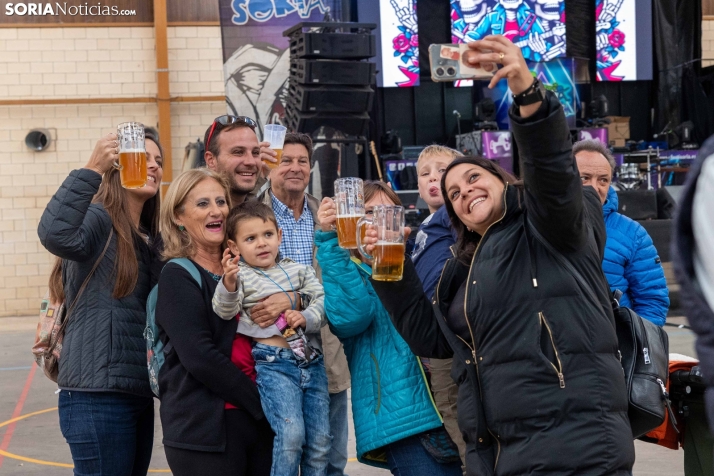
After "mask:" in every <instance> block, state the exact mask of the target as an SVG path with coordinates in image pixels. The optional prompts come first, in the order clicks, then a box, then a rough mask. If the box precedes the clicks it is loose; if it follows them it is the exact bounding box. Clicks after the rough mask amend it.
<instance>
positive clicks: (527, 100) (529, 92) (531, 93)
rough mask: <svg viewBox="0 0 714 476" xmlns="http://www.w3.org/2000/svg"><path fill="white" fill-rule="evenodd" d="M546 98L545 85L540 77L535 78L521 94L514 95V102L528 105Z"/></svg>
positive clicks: (517, 104)
mask: <svg viewBox="0 0 714 476" xmlns="http://www.w3.org/2000/svg"><path fill="white" fill-rule="evenodd" d="M544 99H545V87H544V86H543V83H541V82H540V81H538V78H533V84H531V85H530V87H529V88H528V89H526V90H525V91H523V92H522V93H520V94H514V95H513V102H514V103H516V106H528V105H530V104H535V103H537V102H540V101H542V100H544Z"/></svg>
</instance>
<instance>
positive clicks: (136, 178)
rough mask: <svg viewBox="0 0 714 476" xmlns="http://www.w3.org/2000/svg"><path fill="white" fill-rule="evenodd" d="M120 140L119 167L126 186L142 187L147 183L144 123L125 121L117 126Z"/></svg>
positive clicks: (123, 183)
mask: <svg viewBox="0 0 714 476" xmlns="http://www.w3.org/2000/svg"><path fill="white" fill-rule="evenodd" d="M117 140H118V141H119V163H118V164H115V165H114V167H115V168H117V169H119V177H120V179H121V185H122V187H124V188H141V187H143V186H144V185H146V149H145V146H144V125H143V124H141V123H139V122H124V123H122V124H119V126H117Z"/></svg>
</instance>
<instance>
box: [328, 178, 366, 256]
mask: <svg viewBox="0 0 714 476" xmlns="http://www.w3.org/2000/svg"><path fill="white" fill-rule="evenodd" d="M335 206H336V208H337V241H338V242H339V244H340V247H341V248H345V249H348V250H353V249H356V248H357V238H356V236H357V221H359V219H360V218H362V217H363V216H364V190H363V184H362V179H359V178H352V177H350V178H340V179H337V180H335Z"/></svg>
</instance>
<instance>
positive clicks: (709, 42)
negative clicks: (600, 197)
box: [702, 17, 714, 66]
mask: <svg viewBox="0 0 714 476" xmlns="http://www.w3.org/2000/svg"><path fill="white" fill-rule="evenodd" d="M712 65H714V17H706V18H705V19H704V20H703V21H702V66H712Z"/></svg>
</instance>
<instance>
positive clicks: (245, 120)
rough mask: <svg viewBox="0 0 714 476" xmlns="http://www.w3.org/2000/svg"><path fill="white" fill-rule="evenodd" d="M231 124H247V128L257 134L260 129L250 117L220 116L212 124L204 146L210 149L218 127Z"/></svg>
mask: <svg viewBox="0 0 714 476" xmlns="http://www.w3.org/2000/svg"><path fill="white" fill-rule="evenodd" d="M231 124H245V125H246V126H248V127H250V128H251V129H252V130H253V132H255V128H256V127H258V123H257V122H255V121H254V120H253V119H251V118H250V117H248V116H231V115H229V114H226V115H225V116H219V117H217V118H215V119H214V120H213V124H211V130H210V131H208V139H207V140H206V143H205V144H204V146H205V147H206V149H208V146H209V144H210V143H211V139H212V138H213V133H214V132H216V128H217V126H218V125H221V126H222V127H225V126H228V125H231Z"/></svg>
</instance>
